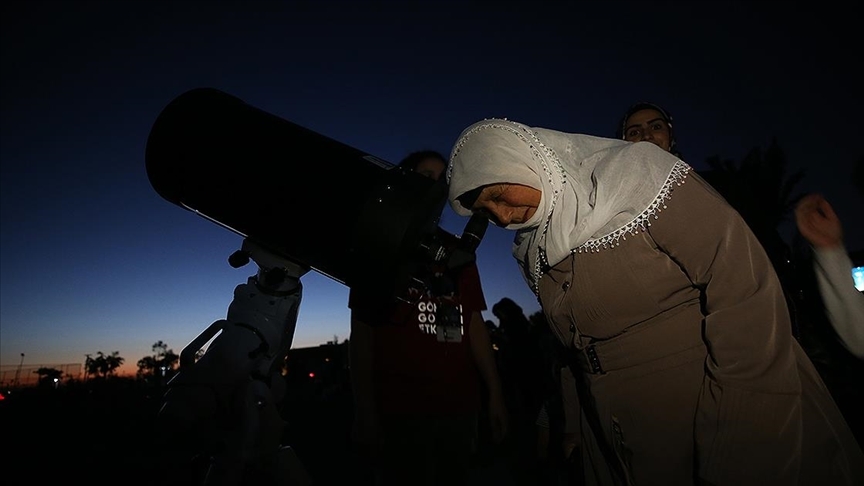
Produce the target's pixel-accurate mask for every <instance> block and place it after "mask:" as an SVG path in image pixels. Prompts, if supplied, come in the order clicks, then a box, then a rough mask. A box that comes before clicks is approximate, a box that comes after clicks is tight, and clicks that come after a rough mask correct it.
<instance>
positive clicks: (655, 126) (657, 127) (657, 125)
mask: <svg viewBox="0 0 864 486" xmlns="http://www.w3.org/2000/svg"><path fill="white" fill-rule="evenodd" d="M651 129H652V130H654V131H659V130H663V124H662V123H659V122H658V123H655V124H653V125H651Z"/></svg>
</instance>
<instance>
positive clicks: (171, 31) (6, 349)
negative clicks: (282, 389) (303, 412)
mask: <svg viewBox="0 0 864 486" xmlns="http://www.w3.org/2000/svg"><path fill="white" fill-rule="evenodd" d="M757 3H758V2H740V3H738V2H710V1H705V2H680V3H679V2H615V1H603V2H565V1H551V2H544V1H534V2H504V1H501V2H446V1H439V2H402V1H400V2H371V3H370V2H362V1H356V2H327V1H317V2H292V1H278V2H277V1H272V2H261V1H258V2H256V1H245V2H216V1H211V2H203V1H202V2H190V1H185V2H184V1H150V2H136V1H113V2H76V1H62V2H48V1H39V0H30V1H15V0H8V1H7V2H4V3H3V6H2V14H0V22H2V27H0V35H2V43H0V52H2V59H0V83H2V89H0V97H2V121H0V163H2V167H0V184H2V190H0V201H2V207H0V210H2V223H0V237H2V241H0V244H2V260H0V272H2V281H0V361H2V364H3V365H17V364H18V362H19V359H20V354H21V353H25V355H26V358H25V364H27V365H36V364H44V365H56V364H65V363H82V362H83V361H84V357H85V355H86V354H95V353H96V352H97V351H103V352H105V353H108V354H110V353H111V352H113V351H119V353H120V355H121V356H122V357H124V358H125V360H126V366H125V367H124V369H125V370H134V369H135V363H136V362H137V361H138V360H139V359H140V358H141V357H143V356H145V355H149V354H151V346H152V345H153V343H155V342H156V341H158V340H162V341H164V342H165V343H167V344H168V345H169V347H171V348H173V349H174V351H175V352H177V353H179V352H180V351H181V350H182V348H183V347H184V346H185V345H186V344H187V343H188V342H189V341H191V340H192V339H193V338H194V337H195V336H197V335H198V334H199V333H200V332H201V331H203V330H204V329H205V328H206V327H207V326H208V325H209V324H210V323H211V322H213V321H215V320H217V319H222V318H224V317H225V313H226V310H227V306H228V305H229V304H230V302H231V299H232V293H233V289H234V287H235V286H236V285H238V284H240V283H243V282H245V281H246V278H247V277H248V276H249V275H251V274H252V273H254V268H253V266H252V265H249V266H246V267H241V268H239V269H235V268H232V267H231V266H229V265H228V263H227V258H228V256H229V255H230V254H231V253H232V252H234V251H235V250H237V249H239V248H240V244H241V243H242V238H241V237H240V236H239V235H237V234H235V233H232V232H230V231H228V230H226V229H224V228H222V227H219V226H218V225H215V224H213V223H212V222H210V221H207V220H205V219H203V218H201V217H200V216H197V215H195V214H193V213H191V212H189V211H184V210H183V209H181V208H179V207H178V206H175V205H173V204H171V203H169V202H167V201H166V200H164V199H162V198H161V197H160V196H159V195H158V194H157V193H156V192H155V191H154V189H153V188H152V187H151V185H150V182H149V180H148V177H147V174H146V172H145V165H144V153H145V150H144V149H145V144H146V142H147V137H148V134H149V131H150V128H151V127H152V124H153V122H154V121H155V119H156V117H157V115H158V114H159V113H160V112H161V110H162V109H163V108H164V107H165V106H166V105H167V104H168V103H169V102H170V101H171V100H172V99H174V98H175V97H177V96H178V95H180V94H182V93H184V92H185V91H188V90H190V89H193V88H198V87H213V88H218V89H220V90H223V91H225V92H227V93H230V94H232V95H234V96H237V97H239V98H241V99H243V100H244V101H246V102H247V103H249V104H251V105H253V106H256V107H258V108H261V109H262V110H265V111H267V112H270V113H272V114H274V115H277V116H279V117H281V118H284V119H286V120H289V121H291V122H294V123H296V124H299V125H302V126H304V127H306V128H309V129H311V130H314V131H316V132H318V133H320V134H323V135H325V136H328V137H331V138H333V139H336V140H338V141H341V142H343V143H346V144H348V145H350V146H352V147H355V148H357V149H359V150H362V151H364V152H367V153H369V154H373V155H375V156H378V157H380V158H382V159H384V160H387V161H390V162H392V163H396V162H398V161H399V160H400V159H401V158H402V157H403V156H404V155H406V154H408V153H409V152H411V151H414V150H419V149H435V150H438V151H440V152H442V153H444V154H449V151H450V148H451V146H452V144H453V142H454V141H455V140H456V138H457V137H458V135H459V133H460V132H461V131H462V129H463V128H465V127H466V126H468V125H470V124H471V123H473V122H475V121H478V120H480V119H483V118H489V117H506V118H509V119H512V120H516V121H520V122H523V123H526V124H529V125H534V126H542V127H546V128H552V129H557V130H562V131H568V132H579V133H586V134H590V135H598V136H610V137H611V136H613V135H614V131H615V127H616V124H617V122H618V120H619V118H620V116H621V115H622V113H623V111H624V110H625V109H626V108H627V106H628V105H630V104H631V103H634V102H636V101H654V102H656V103H659V104H661V105H662V106H664V107H666V108H667V109H668V110H669V111H670V112H671V113H672V115H673V117H674V119H675V129H676V133H677V138H678V145H679V148H680V150H681V151H682V153H683V158H684V160H686V161H687V162H688V163H690V164H691V165H693V166H694V167H695V168H696V169H697V170H700V169H705V168H707V166H706V164H705V159H706V158H708V157H709V156H712V155H717V156H720V157H721V158H724V159H727V158H728V159H734V160H740V159H741V158H742V157H743V156H744V155H745V154H746V153H747V152H748V151H749V150H750V149H751V148H753V147H757V146H758V147H763V148H766V147H767V146H768V144H769V143H770V142H771V140H772V139H773V138H776V140H777V142H778V143H779V145H780V147H781V148H782V149H783V150H784V151H785V152H786V154H787V157H788V161H789V170H790V172H791V171H797V170H800V169H804V170H806V178H805V180H804V181H803V182H802V183H801V184H800V185H799V186H798V187H797V191H796V192H805V191H807V192H809V191H818V192H822V193H823V194H825V195H826V196H827V197H828V199H829V200H830V201H832V202H833V203H834V204H835V206H836V209H837V212H838V214H839V215H840V217H841V218H842V220H843V221H844V222H845V223H846V230H847V246H848V247H849V249H851V250H859V249H864V230H862V227H861V224H860V223H861V220H862V218H861V216H860V213H861V208H862V206H864V205H862V199H861V196H860V195H859V194H858V193H857V192H856V190H855V188H854V186H853V185H852V183H851V181H850V175H851V173H852V167H853V163H854V162H855V161H856V160H857V159H859V158H861V157H862V156H864V149H862V148H861V141H862V134H864V115H862V113H864V103H862V100H864V96H862V90H861V87H862V86H864V75H862V74H861V72H860V65H861V55H860V52H859V51H858V49H859V47H860V44H861V40H860V33H859V32H858V29H859V27H860V26H859V25H858V24H856V23H854V20H855V19H856V18H858V17H856V16H855V15H853V14H852V12H851V11H849V9H851V8H853V7H852V4H851V3H845V2H843V3H841V2H836V3H835V2H829V1H820V2H812V3H805V4H804V6H803V7H796V8H797V9H793V7H791V4H787V3H780V2H766V5H754V4H757ZM781 9H782V10H781ZM262 176H265V177H266V174H264V175H262ZM308 184H320V185H321V187H322V199H326V198H328V197H333V195H331V194H328V192H327V191H326V188H327V181H326V180H319V181H308ZM337 202H338V200H337ZM316 204H322V200H321V199H319V200H316V201H310V206H309V207H304V208H295V209H296V211H314V206H315V205H316ZM291 220H292V215H291V214H290V212H288V213H287V214H285V220H284V223H285V224H290V223H291ZM466 222H467V219H465V218H461V217H458V216H456V215H455V214H454V213H452V212H451V210H450V209H449V208H447V209H446V210H445V214H444V219H443V223H442V225H443V226H444V227H445V229H448V230H449V231H451V232H454V233H459V232H460V231H461V229H462V228H463V227H464V225H465V223H466ZM784 231H785V233H784V234H791V233H790V231H791V230H790V229H789V227H786V228H785V230H784ZM512 237H513V233H511V232H507V231H504V230H500V229H498V228H490V229H489V231H488V232H487V234H486V237H485V238H484V240H483V242H482V243H481V245H480V249H479V251H478V265H479V269H480V273H481V277H482V283H483V286H484V290H485V292H486V299H487V303H488V305H489V307H490V308H491V306H492V304H494V303H495V302H497V301H498V300H499V299H501V298H502V297H505V296H506V297H510V298H513V299H514V300H515V301H516V302H517V303H519V304H520V305H521V306H522V307H523V309H524V310H525V311H526V313H527V314H530V313H533V312H535V311H537V310H538V309H539V306H538V304H537V302H536V300H535V299H534V296H533V294H531V293H530V291H529V290H528V288H527V286H526V285H525V284H524V281H523V279H522V277H521V275H520V274H519V273H518V272H517V268H516V264H515V261H514V260H513V259H512V257H511V255H510V242H511V240H512ZM302 282H303V285H304V298H303V302H302V304H301V307H300V316H299V319H298V324H297V332H296V336H295V339H294V346H295V347H303V346H314V345H317V344H321V343H324V342H326V341H329V340H332V339H333V338H334V336H338V338H339V340H340V341H341V340H343V339H345V338H347V337H348V335H349V331H348V329H349V326H348V321H349V313H348V308H347V296H348V288H347V287H345V286H344V285H342V284H341V283H339V282H336V281H334V280H332V279H330V278H328V277H325V276H323V275H321V274H319V273H316V272H310V273H308V274H306V275H305V276H304V277H303V278H302ZM484 317H486V318H487V319H492V320H494V317H493V316H492V314H491V312H486V313H485V314H484Z"/></svg>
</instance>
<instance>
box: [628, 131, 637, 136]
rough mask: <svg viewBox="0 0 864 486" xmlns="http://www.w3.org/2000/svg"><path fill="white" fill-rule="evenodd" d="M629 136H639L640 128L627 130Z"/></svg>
mask: <svg viewBox="0 0 864 486" xmlns="http://www.w3.org/2000/svg"><path fill="white" fill-rule="evenodd" d="M627 136H628V137H638V136H639V130H630V131H629V132H627Z"/></svg>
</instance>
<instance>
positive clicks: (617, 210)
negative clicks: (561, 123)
mask: <svg viewBox="0 0 864 486" xmlns="http://www.w3.org/2000/svg"><path fill="white" fill-rule="evenodd" d="M447 177H448V178H449V181H450V190H449V191H450V192H449V198H450V204H451V206H452V207H453V209H454V210H455V211H456V212H457V213H459V214H462V215H470V214H472V213H477V212H480V213H483V214H486V215H487V216H488V217H489V219H490V220H491V221H492V222H494V223H495V224H497V225H499V226H502V227H504V228H506V229H510V230H513V231H515V232H516V236H515V240H514V245H513V255H514V257H515V258H516V260H517V262H518V264H519V267H520V269H521V271H522V274H523V276H524V277H525V281H526V282H527V284H528V285H529V286H530V288H531V289H532V290H533V291H534V293H535V294H536V296H537V298H538V301H539V303H540V306H541V308H542V310H543V312H544V314H545V315H546V317H547V320H548V322H549V324H550V326H551V328H552V331H553V332H554V333H555V334H556V335H557V337H558V339H560V340H561V342H562V343H563V344H564V346H566V347H567V348H568V349H569V353H570V355H571V356H572V357H573V361H574V363H575V364H574V366H572V367H571V371H572V372H573V375H574V377H575V379H576V382H577V384H578V390H579V403H580V404H581V413H580V415H579V416H580V420H581V422H582V423H581V451H582V462H583V470H584V474H585V476H586V477H585V482H586V484H599V485H634V484H636V485H640V486H641V485H665V486H675V485H693V484H699V485H716V486H721V485H736V486H740V485H767V484H770V485H780V484H782V485H797V484H806V485H811V484H812V485H817V484H818V485H822V484H832V485H853V484H864V454H862V452H861V448H860V447H859V445H858V444H857V443H856V442H855V439H854V437H853V436H852V435H851V433H850V431H849V428H848V425H847V424H846V422H845V421H844V419H843V417H842V415H841V414H840V413H839V411H838V409H837V407H836V404H835V403H834V401H833V400H832V398H831V396H830V395H829V394H828V392H827V391H826V389H825V387H824V385H823V383H822V381H821V379H820V378H819V375H818V374H817V373H816V370H815V369H814V368H813V365H812V363H811V362H810V361H809V359H808V358H807V356H806V355H805V354H804V352H803V351H802V350H801V347H800V346H799V345H798V344H797V342H796V341H795V339H794V338H793V337H792V334H791V331H790V325H789V315H788V311H787V309H786V305H785V302H784V299H783V294H782V290H781V287H780V283H779V281H778V278H777V275H776V274H775V272H774V270H773V268H772V266H771V263H770V261H769V260H768V257H767V256H766V254H765V251H764V250H763V249H762V247H761V246H760V245H759V242H758V241H757V240H756V238H755V237H754V236H753V234H752V232H751V231H750V229H749V228H748V227H747V225H746V224H745V223H744V221H743V220H742V219H741V217H740V216H739V215H738V213H737V212H736V211H734V210H733V209H732V208H731V207H730V206H729V205H728V204H727V203H726V202H725V200H724V199H723V198H722V197H721V196H719V195H718V194H717V193H716V192H715V191H714V190H713V189H712V188H711V187H710V186H709V185H708V184H706V183H705V182H704V181H703V180H702V179H701V177H699V176H698V174H696V173H695V172H694V171H693V170H692V169H691V167H690V166H688V165H687V164H686V163H685V162H683V161H681V160H680V159H678V158H677V157H675V156H674V155H672V154H670V153H669V152H667V151H664V150H661V149H659V148H658V147H657V146H656V145H654V144H652V143H641V142H637V143H628V142H625V141H621V140H612V139H605V138H598V137H592V136H588V135H579V134H569V133H563V132H559V131H555V130H550V129H544V128H533V127H528V126H525V125H523V124H520V123H517V122H513V121H508V120H501V119H489V120H484V121H481V122H478V123H475V124H474V125H472V126H470V127H468V128H467V129H466V130H465V131H463V133H462V134H461V136H460V137H459V139H458V141H457V142H456V144H455V146H454V148H453V151H452V153H451V159H450V165H449V166H448V172H447Z"/></svg>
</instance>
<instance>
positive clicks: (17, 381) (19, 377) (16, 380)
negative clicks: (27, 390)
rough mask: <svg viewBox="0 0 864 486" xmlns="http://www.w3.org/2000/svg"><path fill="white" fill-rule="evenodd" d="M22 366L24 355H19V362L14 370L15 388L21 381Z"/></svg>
mask: <svg viewBox="0 0 864 486" xmlns="http://www.w3.org/2000/svg"><path fill="white" fill-rule="evenodd" d="M22 366H24V353H21V362H20V363H18V369H17V370H15V386H16V387H17V386H18V385H19V384H20V382H21V381H20V380H21V367H22Z"/></svg>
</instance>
